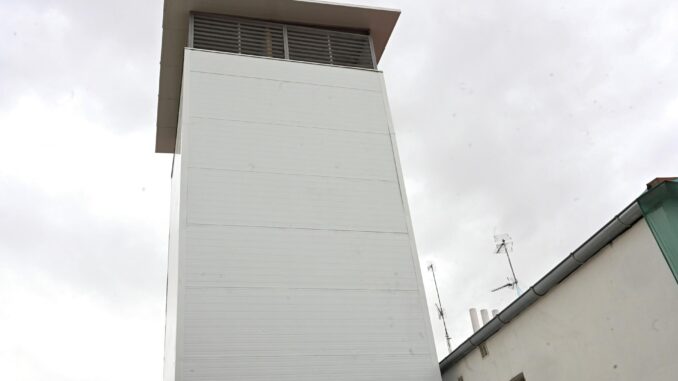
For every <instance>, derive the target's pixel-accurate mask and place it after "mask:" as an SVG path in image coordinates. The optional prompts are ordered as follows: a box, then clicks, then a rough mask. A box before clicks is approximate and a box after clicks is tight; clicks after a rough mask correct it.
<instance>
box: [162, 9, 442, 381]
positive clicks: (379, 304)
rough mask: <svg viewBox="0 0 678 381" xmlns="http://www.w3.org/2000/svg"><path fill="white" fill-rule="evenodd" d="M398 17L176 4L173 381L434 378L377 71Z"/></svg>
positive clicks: (168, 119) (171, 137)
mask: <svg viewBox="0 0 678 381" xmlns="http://www.w3.org/2000/svg"><path fill="white" fill-rule="evenodd" d="M398 16H399V12H398V11H394V10H386V9H372V8H365V7H355V6H345V5H336V4H329V3H325V2H312V1H294V0H230V1H229V0H165V7H164V21H163V39H162V59H161V73H160V95H159V105H158V122H157V128H158V129H157V141H156V151H157V152H165V153H173V154H174V165H173V171H172V210H171V223H170V245H169V267H168V285H167V316H166V339H165V380H177V381H179V380H181V381H193V380H196V381H197V380H210V381H212V380H224V381H225V380H229V381H231V380H232V381H241V380H242V381H244V380H276V381H306V380H335V381H367V380H370V381H374V380H389V381H398V380H402V381H440V372H439V368H438V362H437V358H436V354H435V348H434V342H433V337H432V331H431V326H430V324H431V323H430V320H429V316H428V312H427V307H426V300H425V295H424V289H423V283H422V278H421V277H422V275H421V271H420V265H419V260H418V258H417V252H416V247H415V243H414V236H413V232H412V226H411V222H410V217H409V212H408V206H407V199H406V196H405V190H404V187H403V179H402V173H401V170H400V165H399V162H398V153H397V149H396V142H395V136H394V131H393V125H392V122H391V116H390V112H389V106H388V102H387V97H386V91H385V88H384V82H383V76H382V73H381V72H379V71H378V70H377V63H378V61H379V59H380V58H381V55H382V53H383V52H384V49H385V47H386V44H387V41H388V39H389V37H390V35H391V31H392V30H393V28H394V26H395V23H396V21H397V19H398Z"/></svg>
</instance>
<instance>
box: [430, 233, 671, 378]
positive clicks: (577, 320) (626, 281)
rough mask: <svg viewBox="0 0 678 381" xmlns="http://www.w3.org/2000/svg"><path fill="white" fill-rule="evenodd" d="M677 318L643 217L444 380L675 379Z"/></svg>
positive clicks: (668, 275)
mask: <svg viewBox="0 0 678 381" xmlns="http://www.w3.org/2000/svg"><path fill="white" fill-rule="evenodd" d="M677 315H678V286H677V285H676V282H675V280H674V279H673V276H672V274H671V272H670V270H669V268H668V266H667V265H666V261H665V260H664V258H663V256H662V254H661V252H660V251H659V248H658V246H657V243H656V241H655V240H654V238H653V236H652V233H651V232H650V230H649V229H648V226H647V224H646V222H645V221H644V220H641V221H639V222H638V223H636V225H634V226H633V227H632V228H631V229H630V230H629V231H627V232H626V233H625V234H623V235H622V236H620V237H619V238H617V239H616V240H615V241H614V242H613V243H612V245H610V246H607V247H606V248H605V249H603V250H602V251H601V252H600V253H598V255H596V256H595V257H594V258H593V259H591V260H590V261H589V262H588V263H586V264H585V265H584V266H583V267H581V268H580V269H579V270H578V271H576V272H575V273H574V274H572V275H571V276H570V277H568V278H567V279H565V280H564V281H563V282H562V283H561V284H560V285H558V286H557V287H556V288H554V289H553V290H552V291H551V292H549V294H547V295H546V296H545V297H543V298H542V299H540V300H539V301H537V302H536V303H535V304H533V305H532V306H530V307H529V308H528V309H527V310H526V311H524V312H523V313H522V314H521V315H519V316H518V317H517V318H516V319H514V320H513V321H512V322H511V323H510V324H509V325H507V326H506V327H504V328H503V329H502V330H501V331H499V332H498V333H496V334H495V335H494V336H493V337H491V338H490V339H489V340H488V341H487V343H486V345H487V349H488V351H489V356H487V357H485V358H482V357H481V355H480V352H479V350H478V349H475V350H474V351H473V352H471V353H470V354H469V355H468V356H466V358H465V359H464V360H462V361H461V362H459V363H457V364H456V365H455V366H453V367H452V368H450V369H449V370H448V371H446V372H445V374H444V375H443V380H445V381H458V380H459V377H460V376H463V379H464V381H509V380H511V379H512V378H513V377H514V376H516V375H518V374H519V373H521V372H523V373H524V374H525V379H526V380H527V381H533V380H537V381H541V380H549V381H560V380H562V381H566V380H567V381H570V380H595V381H606V380H610V381H611V380H634V381H635V380H653V381H673V380H676V375H677V374H678V362H677V361H676V353H677V351H678V318H676V316H677Z"/></svg>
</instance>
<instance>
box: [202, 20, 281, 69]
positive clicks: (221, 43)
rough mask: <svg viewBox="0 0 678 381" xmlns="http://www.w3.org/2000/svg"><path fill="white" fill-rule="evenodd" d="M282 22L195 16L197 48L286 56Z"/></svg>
mask: <svg viewBox="0 0 678 381" xmlns="http://www.w3.org/2000/svg"><path fill="white" fill-rule="evenodd" d="M284 45H285V43H284V37H283V27H282V25H277V24H269V23H258V22H252V21H247V20H239V19H235V18H230V17H223V16H219V15H206V14H195V15H193V47H195V48H198V49H206V50H216V51H221V52H228V53H238V54H249V55H254V56H264V57H273V58H285V49H284Z"/></svg>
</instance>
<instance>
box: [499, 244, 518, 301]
mask: <svg viewBox="0 0 678 381" xmlns="http://www.w3.org/2000/svg"><path fill="white" fill-rule="evenodd" d="M494 243H495V244H496V247H497V251H496V252H495V254H499V253H501V252H502V250H503V251H504V253H506V258H507V259H508V263H509V267H510V268H511V275H512V276H513V278H512V279H509V283H506V284H505V285H503V286H501V287H498V288H495V289H494V290H492V292H495V291H499V290H501V289H503V288H512V289H515V290H516V293H517V294H518V296H520V287H519V286H518V278H517V277H516V272H515V270H514V269H513V263H512V262H511V256H510V255H509V251H513V240H512V239H511V236H509V235H508V234H501V235H495V236H494Z"/></svg>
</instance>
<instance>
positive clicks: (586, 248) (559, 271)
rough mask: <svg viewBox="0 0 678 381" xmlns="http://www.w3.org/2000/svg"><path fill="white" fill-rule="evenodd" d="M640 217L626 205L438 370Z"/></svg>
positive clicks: (635, 206)
mask: <svg viewBox="0 0 678 381" xmlns="http://www.w3.org/2000/svg"><path fill="white" fill-rule="evenodd" d="M642 217H643V214H642V211H641V209H640V205H639V204H638V202H637V200H636V201H634V202H633V203H632V204H631V205H629V206H627V207H626V208H625V209H624V210H623V211H622V212H621V213H619V214H618V215H617V216H615V217H614V218H613V219H612V221H610V222H608V223H607V224H606V225H605V226H603V228H601V229H600V230H598V232H597V233H596V234H594V235H593V236H592V237H591V238H589V239H588V240H587V241H586V242H584V244H582V245H581V246H580V247H579V248H578V249H577V250H575V251H574V252H573V253H571V254H570V255H569V256H567V258H565V259H564V260H563V261H562V262H560V263H559V264H558V266H556V267H555V268H554V269H553V270H551V271H550V272H549V273H548V274H546V275H545V276H544V277H543V278H541V279H540V280H539V281H538V282H537V283H535V284H534V286H532V287H530V289H529V290H527V291H526V292H525V293H523V294H522V295H521V296H520V297H519V298H518V299H516V300H515V301H514V302H513V303H511V304H510V305H509V306H508V307H506V308H505V309H504V310H503V311H502V312H500V313H499V315H497V316H496V317H494V318H493V319H492V320H490V321H489V322H488V323H487V324H485V325H484V326H483V327H482V328H480V329H479V330H478V332H476V333H474V334H473V335H472V336H471V337H469V338H468V339H467V340H466V341H464V342H463V343H462V344H461V345H460V346H458V347H457V349H455V350H454V351H453V352H452V353H450V354H449V355H448V356H447V357H445V358H444V359H443V360H442V361H441V362H440V370H441V371H442V372H444V371H445V370H447V369H448V368H449V367H451V366H452V365H454V364H456V363H457V362H458V361H459V360H461V359H463V358H464V357H465V356H466V355H468V354H469V353H471V351H473V349H475V348H476V347H478V346H479V345H480V344H482V343H484V342H485V341H487V339H489V338H490V337H492V335H494V334H495V333H497V332H498V331H499V330H501V329H502V328H503V327H504V326H505V325H506V324H508V323H510V322H511V320H513V319H515V318H516V317H517V316H518V315H519V314H520V313H521V312H523V311H525V310H526V309H527V308H528V307H529V306H530V305H531V304H532V303H534V302H536V301H537V300H539V298H541V297H542V296H544V295H546V294H547V293H548V292H549V291H550V290H551V289H552V288H554V287H555V286H557V285H558V284H559V283H560V282H561V281H563V280H564V279H565V278H567V277H568V276H569V275H570V274H572V273H573V272H575V271H577V269H579V267H581V266H582V265H583V264H584V263H586V261H588V260H589V259H591V258H592V257H593V256H595V255H596V254H597V253H598V252H600V250H601V249H603V248H604V247H605V246H607V245H608V244H610V243H611V242H612V241H614V240H615V239H616V238H617V237H619V236H620V235H622V233H624V232H625V231H626V230H628V229H629V228H630V227H631V226H633V224H635V223H636V222H638V220H640V219H641V218H642Z"/></svg>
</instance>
